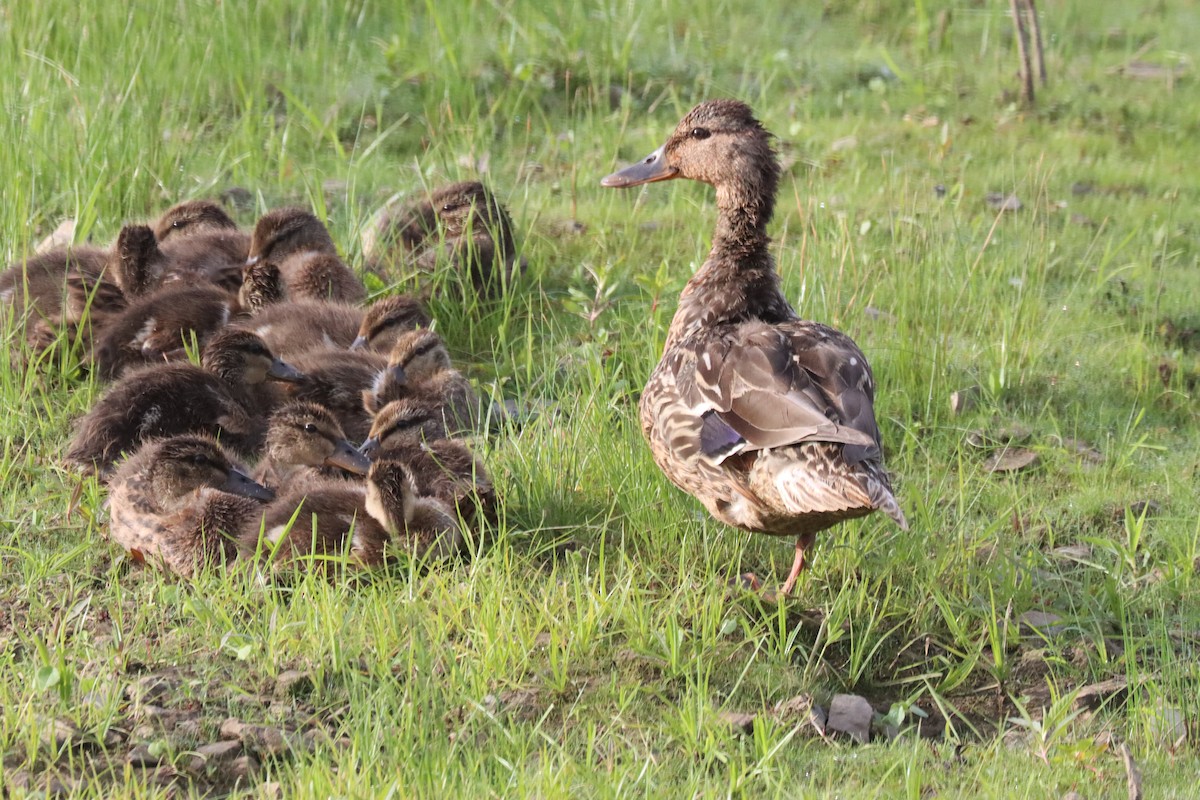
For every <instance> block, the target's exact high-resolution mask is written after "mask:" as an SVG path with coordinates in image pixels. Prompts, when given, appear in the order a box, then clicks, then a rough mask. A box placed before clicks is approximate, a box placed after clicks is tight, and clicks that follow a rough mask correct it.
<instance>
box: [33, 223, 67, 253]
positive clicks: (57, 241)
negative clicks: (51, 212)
mask: <svg viewBox="0 0 1200 800" xmlns="http://www.w3.org/2000/svg"><path fill="white" fill-rule="evenodd" d="M75 226H76V222H75V220H73V219H64V220H63V221H62V222H60V223H58V227H57V228H55V229H54V231H53V232H52V233H51V234H50V235H49V236H47V237H46V238H45V239H42V241H40V242H38V246H37V248H36V249H35V250H34V252H36V253H38V254H39V255H40V254H42V253H45V252H46V251H47V250H54V249H56V248H59V247H66V246H68V245H70V244H71V243H72V242H74V241H75Z"/></svg>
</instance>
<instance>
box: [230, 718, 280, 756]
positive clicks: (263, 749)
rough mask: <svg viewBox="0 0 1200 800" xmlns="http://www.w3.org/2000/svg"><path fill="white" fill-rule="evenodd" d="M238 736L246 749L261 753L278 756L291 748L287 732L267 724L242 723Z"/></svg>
mask: <svg viewBox="0 0 1200 800" xmlns="http://www.w3.org/2000/svg"><path fill="white" fill-rule="evenodd" d="M239 738H240V739H241V742H242V744H243V745H245V747H246V749H247V750H252V751H253V752H255V753H259V754H262V755H268V756H280V755H283V754H284V753H286V752H287V751H288V750H289V749H291V742H290V738H289V737H288V736H287V734H285V733H284V732H283V731H282V730H280V729H279V728H272V727H270V726H268V725H244V726H242V730H241V735H240V737H239Z"/></svg>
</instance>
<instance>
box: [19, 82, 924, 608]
mask: <svg viewBox="0 0 1200 800" xmlns="http://www.w3.org/2000/svg"><path fill="white" fill-rule="evenodd" d="M779 176H780V167H779V163H778V159H777V157H776V154H775V151H774V149H773V148H772V145H771V137H770V134H769V133H768V132H767V131H766V130H765V128H763V126H762V125H761V123H759V121H758V120H757V119H755V117H754V115H753V114H752V112H751V110H750V109H749V107H747V106H746V105H745V104H743V103H740V102H738V101H735V100H715V101H709V102H705V103H701V104H700V105H698V106H696V107H695V108H694V109H692V110H691V111H690V112H688V114H687V115H686V116H685V117H684V118H683V119H682V120H681V121H680V122H679V124H678V126H677V127H676V129H675V131H674V132H673V133H672V134H671V136H670V137H669V138H668V139H667V141H666V143H665V144H663V145H662V147H660V148H659V149H657V150H655V151H654V152H653V153H651V154H650V155H649V156H647V157H646V158H645V159H643V160H642V161H640V162H638V163H637V164H634V165H632V166H630V167H627V168H625V169H623V170H620V171H618V172H616V173H613V174H612V175H609V176H608V177H607V178H605V179H604V180H603V181H602V184H603V185H605V186H609V187H629V186H639V185H642V184H646V183H651V182H655V181H662V180H669V179H673V178H688V179H692V180H698V181H702V182H705V183H708V184H710V185H712V186H713V187H714V189H715V191H716V198H717V208H718V220H717V226H716V231H715V234H714V238H713V246H712V250H711V251H710V253H709V256H708V258H707V260H706V261H705V262H704V264H703V266H701V268H700V269H699V270H698V271H697V272H696V273H695V275H694V276H692V278H691V279H690V280H689V281H688V284H687V286H686V287H685V288H684V290H683V292H682V294H681V296H680V301H679V305H678V308H677V310H676V313H675V316H674V318H673V320H672V322H671V326H670V329H669V331H668V332H667V338H666V344H665V348H664V352H663V356H662V359H661V361H660V362H659V364H658V367H657V368H656V369H655V371H654V372H653V374H652V375H651V376H650V379H649V382H648V383H647V385H646V387H645V390H644V391H643V393H642V395H641V401H640V411H641V423H642V428H643V432H644V433H645V436H646V438H647V440H648V442H649V444H650V448H651V451H652V453H653V455H654V459H655V461H656V463H657V464H658V466H659V467H660V468H661V470H662V471H663V473H664V474H665V475H666V476H667V477H668V478H669V479H670V480H671V481H672V482H673V483H675V484H676V485H677V486H678V487H680V488H681V489H683V490H684V491H686V492H688V493H689V494H692V495H694V496H695V497H697V498H698V499H699V500H700V501H701V502H703V503H704V505H705V506H706V507H707V508H708V510H709V512H710V513H711V514H712V515H713V516H714V517H716V518H717V519H718V520H720V521H722V522H725V523H726V524H729V525H732V526H736V527H738V528H741V529H743V530H748V531H753V532H758V533H765V534H770V535H775V536H789V537H794V538H795V555H794V559H793V563H792V568H791V571H790V573H789V574H788V577H787V579H786V580H785V582H784V583H783V585H782V587H781V589H780V593H781V594H785V595H786V594H787V593H788V592H789V591H791V590H792V588H793V586H794V585H795V582H796V580H797V577H798V576H799V574H800V573H801V572H802V571H803V570H804V569H805V568H806V567H807V566H808V564H809V561H810V555H809V550H810V548H811V546H812V544H813V542H814V539H815V536H816V534H817V532H819V531H821V530H823V529H825V528H828V527H829V526H831V525H834V524H836V523H838V522H840V521H842V520H845V519H851V518H855V517H861V516H865V515H867V514H870V513H873V512H874V511H882V512H883V513H885V514H886V515H887V516H888V517H890V518H891V519H892V520H893V521H894V522H895V523H896V524H897V525H899V526H900V527H901V528H904V529H907V521H906V519H905V516H904V513H903V511H902V510H901V508H900V505H899V503H898V502H897V500H896V497H895V495H894V494H893V492H892V487H891V482H890V476H889V475H888V473H887V471H886V470H885V469H884V466H883V448H882V444H881V441H880V432H879V428H878V426H877V425H876V422H875V414H874V397H875V381H874V377H873V376H872V373H871V370H870V367H869V366H868V365H867V360H866V357H865V356H864V354H863V352H862V351H861V350H860V349H859V348H858V346H857V345H856V344H855V343H854V342H853V341H852V340H851V339H850V338H849V337H848V336H846V335H845V334H843V333H841V332H840V331H837V330H835V329H833V328H831V327H828V326H826V325H822V324H820V323H817V322H811V321H807V320H804V319H802V318H801V317H800V316H799V315H798V314H797V313H796V311H795V310H794V309H793V308H792V306H791V304H790V303H789V302H788V300H787V298H786V297H785V295H784V294H783V292H782V291H781V289H780V281H779V276H778V274H777V272H776V270H775V262H774V259H773V258H772V256H771V253H770V247H769V246H770V238H769V236H768V235H767V224H768V223H769V222H770V220H771V217H772V214H773V211H774V206H775V200H776V194H777V188H778V182H779ZM362 248H363V251H364V254H365V255H366V256H367V257H368V259H370V260H372V261H374V262H376V263H379V264H383V265H385V267H387V266H388V265H393V266H394V265H396V264H403V265H407V267H410V268H412V269H413V270H415V272H416V273H417V274H421V273H424V272H428V271H429V270H430V269H431V268H432V267H433V265H435V264H441V263H447V262H449V263H451V264H453V265H454V268H455V270H456V271H457V272H458V274H459V275H461V276H462V277H463V278H464V279H466V281H465V285H470V286H472V287H474V288H475V289H476V290H477V291H478V292H480V293H492V292H496V291H500V290H503V289H504V288H505V287H506V286H507V285H508V283H509V282H510V281H512V280H513V279H515V277H516V276H517V275H518V274H519V273H520V271H521V270H522V269H523V267H524V263H523V261H522V260H521V259H519V258H518V256H517V253H516V248H515V246H514V244H513V234H512V223H511V220H510V219H509V217H508V214H507V212H506V211H505V210H504V208H503V207H502V206H501V205H500V204H499V203H498V202H497V201H496V200H495V198H494V197H493V196H492V195H491V194H490V193H489V192H488V191H487V190H486V189H485V188H484V187H483V186H482V185H480V184H477V183H460V184H453V185H451V186H448V187H445V188H443V189H440V190H437V191H434V192H431V193H430V194H429V195H428V196H427V197H425V198H421V199H418V200H416V201H414V202H410V203H409V204H407V205H404V206H402V207H395V208H393V207H388V208H385V209H384V210H383V211H382V212H381V213H380V214H379V215H377V216H376V218H375V219H374V220H373V221H372V223H371V224H370V226H369V227H368V228H367V230H366V231H365V232H364V234H363V240H362ZM685 262H686V259H685ZM14 270H16V271H14ZM365 294H366V292H365V290H364V288H363V285H362V284H361V282H360V281H359V280H358V278H357V276H355V274H354V273H353V271H352V270H350V269H349V268H348V267H346V265H345V264H344V263H343V262H341V261H340V260H339V258H338V254H337V249H336V247H335V246H334V243H333V240H332V238H331V237H330V235H329V232H328V231H327V230H326V229H325V228H324V226H323V225H322V224H321V223H320V221H319V220H318V219H317V218H316V217H314V216H313V215H312V214H310V213H308V212H306V211H303V210H300V209H281V210H278V211H273V212H271V213H269V214H267V215H266V216H264V217H263V218H262V219H261V220H260V221H259V223H258V225H257V226H256V227H255V229H254V231H253V232H252V233H249V234H247V233H245V232H243V231H241V230H239V229H238V228H237V226H236V225H234V224H233V222H232V220H230V219H229V217H228V216H227V215H226V214H225V213H224V212H223V211H222V210H221V209H220V208H219V207H217V206H214V205H212V204H208V203H204V202H193V203H184V204H181V205H179V206H176V207H175V208H173V209H171V210H170V211H168V212H167V213H166V214H164V215H163V217H162V219H160V220H159V221H158V222H157V223H156V224H155V225H154V226H130V227H127V228H126V229H124V230H122V232H121V235H120V236H119V237H118V239H117V242H116V244H115V246H114V247H113V248H112V250H111V251H110V252H105V251H102V250H98V249H96V248H87V247H81V248H76V249H74V250H71V251H64V252H56V253H50V254H46V255H44V256H39V257H37V258H33V259H30V260H29V261H28V262H26V263H25V264H23V265H21V266H20V268H19V270H18V269H17V268H13V269H10V270H9V271H8V272H7V273H5V274H4V275H0V299H2V300H5V301H8V302H7V305H9V306H11V307H15V308H18V309H24V308H33V309H34V310H35V313H31V314H27V315H26V317H25V318H24V321H23V324H24V328H23V332H24V335H25V336H26V339H27V340H28V341H29V342H30V346H31V347H37V346H42V345H44V344H46V343H47V342H48V341H53V340H54V339H55V338H56V337H59V336H61V335H62V334H63V332H64V331H65V332H67V333H68V334H69V335H70V336H72V337H75V338H78V339H86V340H87V341H89V342H94V346H92V347H91V348H90V350H89V352H90V354H91V358H92V360H93V362H94V363H93V366H94V368H95V370H96V372H97V373H98V374H99V375H101V376H105V377H114V378H117V381H118V382H117V383H116V385H115V386H113V387H112V388H111V389H110V390H109V391H108V393H107V394H105V395H104V397H103V398H101V400H100V402H99V403H97V405H96V407H95V408H94V409H93V410H92V411H91V412H90V413H89V414H88V415H87V416H86V417H85V418H84V419H83V420H82V421H81V422H80V425H79V428H78V430H77V432H76V436H75V440H74V442H73V443H72V446H71V450H70V453H69V459H70V460H71V461H73V462H74V463H76V464H78V465H79V466H80V467H82V468H84V469H87V470H95V471H97V472H98V473H99V474H100V475H101V476H103V477H105V478H107V479H109V481H110V493H111V494H110V498H111V507H112V525H111V535H112V537H113V538H114V539H115V540H117V541H118V542H120V543H121V544H122V545H124V546H125V547H126V548H128V549H130V550H131V551H137V552H139V553H141V554H142V555H143V556H144V557H147V558H153V559H154V560H156V561H158V562H160V563H162V564H163V565H165V566H167V567H168V568H170V569H172V570H174V571H176V572H179V573H184V574H186V573H189V572H190V571H191V570H193V569H194V568H195V567H196V565H198V564H201V563H204V562H206V561H212V560H215V559H226V560H228V559H230V558H234V557H238V556H239V555H240V554H244V553H246V552H248V551H250V550H256V551H260V552H261V551H263V550H266V551H268V552H270V553H271V554H272V558H273V562H272V563H275V564H280V565H283V564H290V563H293V562H295V561H297V560H299V559H303V558H309V557H311V556H313V555H314V554H315V555H325V554H331V553H335V552H345V553H348V554H349V556H350V559H351V561H352V562H353V563H356V564H360V565H371V564H376V563H379V562H380V561H381V560H383V558H384V556H385V553H386V551H387V545H388V544H389V543H394V542H397V541H399V542H400V543H402V544H403V546H405V547H408V548H410V549H413V550H416V551H417V552H420V553H423V554H433V555H445V554H448V553H451V552H454V551H455V549H456V548H457V547H458V546H459V545H460V544H461V542H462V539H463V535H464V530H463V527H462V526H464V525H471V524H474V523H475V522H477V521H478V520H480V519H486V518H488V517H490V516H492V515H494V514H495V512H496V508H497V499H496V494H495V491H494V489H493V487H492V484H491V482H490V480H489V479H488V477H487V474H486V472H485V471H484V469H483V467H482V465H481V464H480V463H479V462H478V460H477V459H476V457H475V456H474V454H473V453H472V452H471V451H470V449H468V447H467V446H466V445H465V444H464V443H463V442H462V441H461V440H459V439H456V438H453V437H454V436H455V434H458V433H461V432H463V431H470V430H472V429H473V428H474V427H475V425H476V424H477V422H478V414H479V409H478V402H477V400H476V398H475V396H474V393H473V392H472V390H471V386H470V384H469V383H468V382H467V381H466V380H465V379H464V378H463V376H462V375H461V374H460V373H458V372H457V371H456V370H455V369H454V368H453V366H452V365H451V364H450V360H449V356H448V355H447V353H446V349H445V345H444V344H443V343H442V341H441V339H440V337H439V336H438V335H437V334H436V333H434V332H432V331H431V330H429V328H428V327H427V326H428V324H429V323H430V319H429V317H428V314H427V313H426V312H425V310H424V308H423V307H422V306H421V304H420V303H419V302H417V301H415V300H414V299H412V298H408V297H403V296H392V297H385V298H383V299H381V300H379V301H377V302H375V303H374V304H373V305H371V306H369V307H367V308H366V309H361V308H359V306H358V305H357V304H358V303H360V302H361V301H362V300H363V298H364V297H365ZM89 312H90V313H89ZM193 341H194V342H196V343H198V344H199V345H200V347H201V363H200V366H199V367H196V366H191V365H190V364H186V363H172V362H175V361H177V360H178V359H180V358H181V357H182V356H183V355H184V354H185V353H186V351H187V349H188V348H189V346H190V344H191V342H193ZM164 362H166V363H164ZM360 439H361V440H363V441H362V445H361V447H359V448H355V447H354V446H353V445H352V444H351V443H350V440H354V441H358V440H360ZM230 452H232V453H233V454H234V455H235V456H237V457H239V458H247V459H253V458H257V459H259V461H258V467H257V469H256V471H255V472H254V473H253V477H251V476H250V474H249V473H248V472H247V471H246V470H245V469H244V468H242V467H240V466H239V465H238V463H237V462H236V461H235V460H234V459H233V457H232V456H230V455H229V453H230ZM123 454H124V455H129V456H130V457H128V458H127V459H126V460H124V461H121V458H122V456H123ZM222 534H225V535H222ZM266 545H269V547H267V546H266ZM744 577H746V578H748V580H749V582H750V583H751V585H757V579H756V578H754V577H753V576H744Z"/></svg>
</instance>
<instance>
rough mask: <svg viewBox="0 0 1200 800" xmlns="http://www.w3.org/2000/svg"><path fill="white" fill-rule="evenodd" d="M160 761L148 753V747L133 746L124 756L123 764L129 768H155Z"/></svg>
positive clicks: (159, 758) (142, 745)
mask: <svg viewBox="0 0 1200 800" xmlns="http://www.w3.org/2000/svg"><path fill="white" fill-rule="evenodd" d="M161 761H162V758H161V757H160V756H157V755H155V754H154V753H152V752H151V751H150V745H147V744H139V745H135V746H134V747H133V749H132V750H130V751H129V753H128V754H127V755H126V756H125V763H126V764H128V765H129V766H131V767H157V766H158V765H159V763H160V762H161Z"/></svg>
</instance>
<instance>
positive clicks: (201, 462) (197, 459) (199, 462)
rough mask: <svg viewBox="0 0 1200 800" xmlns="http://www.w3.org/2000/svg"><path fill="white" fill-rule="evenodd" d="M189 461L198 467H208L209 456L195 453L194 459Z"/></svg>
mask: <svg viewBox="0 0 1200 800" xmlns="http://www.w3.org/2000/svg"><path fill="white" fill-rule="evenodd" d="M188 461H190V462H192V463H193V464H195V465H196V466H198V467H203V466H207V465H208V456H206V455H204V453H194V454H193V455H192V457H191V458H189V459H188Z"/></svg>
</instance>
